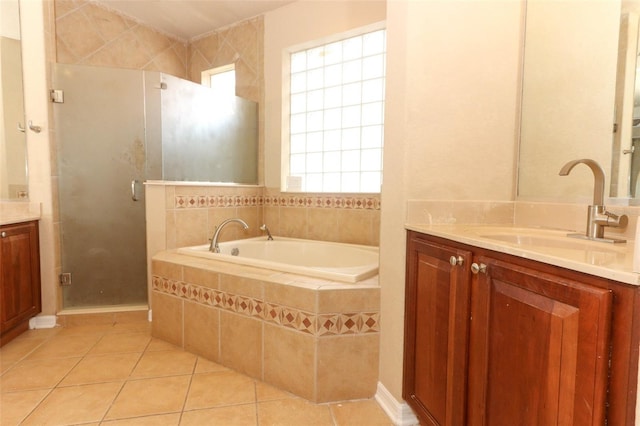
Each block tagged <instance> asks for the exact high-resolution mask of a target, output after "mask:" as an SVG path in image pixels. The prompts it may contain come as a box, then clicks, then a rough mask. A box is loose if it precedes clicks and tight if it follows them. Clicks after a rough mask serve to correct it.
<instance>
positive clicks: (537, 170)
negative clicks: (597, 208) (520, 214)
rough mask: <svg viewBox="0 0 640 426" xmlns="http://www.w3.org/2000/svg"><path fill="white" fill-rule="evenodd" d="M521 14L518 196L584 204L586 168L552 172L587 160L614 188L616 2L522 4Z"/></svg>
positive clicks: (531, 0) (530, 0)
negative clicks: (598, 167) (563, 173)
mask: <svg viewBox="0 0 640 426" xmlns="http://www.w3.org/2000/svg"><path fill="white" fill-rule="evenodd" d="M526 10H527V11H526V30H525V42H524V60H523V92H522V112H521V114H522V116H521V129H520V160H519V171H518V199H524V200H536V201H555V202H580V203H582V202H586V203H590V202H591V201H592V197H593V174H592V173H591V171H590V170H589V168H587V167H576V168H575V169H574V170H573V171H572V172H571V174H570V175H569V176H559V175H558V172H559V170H560V169H561V168H562V166H563V165H564V164H565V163H566V162H568V161H570V160H574V159H579V158H591V159H594V160H596V161H597V162H598V163H599V164H600V165H601V166H602V168H603V169H604V171H605V174H606V176H607V182H606V184H607V187H613V186H615V185H616V184H617V182H615V181H614V182H613V183H614V185H612V180H611V178H612V152H613V149H612V147H613V140H614V137H613V136H614V133H613V123H614V102H615V92H616V69H617V62H618V53H617V52H618V38H619V37H618V34H619V29H620V16H621V2H620V1H619V0H608V1H589V0H556V1H549V0H527V6H526ZM627 161H628V160H627ZM616 179H617V176H616ZM607 195H609V194H607Z"/></svg>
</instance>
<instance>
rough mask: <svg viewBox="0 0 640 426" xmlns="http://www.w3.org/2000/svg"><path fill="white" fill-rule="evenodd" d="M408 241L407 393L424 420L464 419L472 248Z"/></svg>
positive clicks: (453, 421) (450, 421) (436, 422)
mask: <svg viewBox="0 0 640 426" xmlns="http://www.w3.org/2000/svg"><path fill="white" fill-rule="evenodd" d="M410 235H411V234H410ZM408 244H409V250H408V251H407V253H408V259H407V287H406V321H405V360H404V362H405V364H404V365H405V367H404V368H405V371H404V379H403V397H404V399H405V400H406V401H407V402H408V404H409V405H410V406H411V407H412V408H413V409H414V411H415V412H416V414H417V415H418V417H419V418H420V421H421V422H422V423H424V424H429V425H462V424H464V421H465V398H466V394H465V387H466V380H465V377H466V370H467V368H466V366H467V358H466V356H467V355H466V351H467V338H468V324H469V280H470V272H469V264H470V260H471V253H470V252H468V251H462V250H456V249H452V248H448V247H446V246H442V245H438V244H434V243H427V242H424V241H421V240H418V239H411V238H410V239H409V242H408ZM452 258H453V261H452V260H451V259H452ZM452 263H453V265H452Z"/></svg>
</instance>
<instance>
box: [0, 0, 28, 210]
mask: <svg viewBox="0 0 640 426" xmlns="http://www.w3.org/2000/svg"><path fill="white" fill-rule="evenodd" d="M0 19H1V20H2V22H1V23H0V83H1V84H0V117H1V118H2V123H3V125H2V127H0V199H2V200H15V199H26V198H27V196H28V183H27V161H26V159H27V157H26V156H27V146H26V137H25V133H24V127H25V124H26V123H25V122H24V96H23V90H22V53H21V43H20V12H19V4H18V0H2V1H0ZM19 128H21V129H22V130H20V129H19Z"/></svg>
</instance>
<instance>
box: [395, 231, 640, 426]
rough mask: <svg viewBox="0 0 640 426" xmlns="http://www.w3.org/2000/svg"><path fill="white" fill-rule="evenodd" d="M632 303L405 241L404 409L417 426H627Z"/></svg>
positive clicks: (601, 285)
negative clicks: (406, 406) (410, 410)
mask: <svg viewBox="0 0 640 426" xmlns="http://www.w3.org/2000/svg"><path fill="white" fill-rule="evenodd" d="M472 265H474V267H475V269H476V272H477V273H472ZM639 294H640V293H639V291H638V287H635V286H629V285H624V284H620V283H617V282H613V281H609V280H606V279H601V278H598V277H594V276H591V275H586V274H582V273H578V272H575V271H569V270H565V269H563V268H558V267H553V266H550V265H545V264H541V263H539V262H535V261H531V260H527V259H522V258H519V257H515V256H510V255H506V254H502V253H497V252H493V251H490V250H484V249H480V248H476V247H470V246H466V245H464V244H460V243H455V242H452V241H448V240H445V239H441V238H437V237H431V236H426V235H423V234H419V233H416V232H413V231H409V233H408V240H407V285H406V316H405V352H404V362H405V363H404V378H403V398H404V399H405V400H406V401H407V403H408V404H409V405H410V406H411V407H412V408H413V410H414V411H415V413H416V414H417V415H418V417H419V419H420V421H421V423H423V424H427V425H485V426H493V425H516V424H517V425H580V426H582V425H603V424H610V425H629V426H631V425H633V424H634V416H635V402H636V400H635V395H636V389H637V373H638V343H639V341H640V339H639V334H640V333H639V329H640V325H639V324H638V323H639V319H638V318H636V317H637V314H638V312H639V311H638V306H639V305H640V303H639V301H640V297H639Z"/></svg>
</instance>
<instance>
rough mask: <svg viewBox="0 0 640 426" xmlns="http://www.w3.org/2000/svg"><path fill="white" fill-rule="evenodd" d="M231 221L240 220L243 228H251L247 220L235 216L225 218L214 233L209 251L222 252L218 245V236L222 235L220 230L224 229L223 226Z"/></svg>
mask: <svg viewBox="0 0 640 426" xmlns="http://www.w3.org/2000/svg"><path fill="white" fill-rule="evenodd" d="M231 222H238V223H239V224H241V225H242V228H243V229H249V225H247V222H245V221H244V220H242V219H238V218H233V219H227V220H225V221H224V222H222V223H221V224H220V225H218V226H216V232H214V233H213V238H211V244H210V245H209V251H211V252H213V253H220V247H218V236H219V235H220V231H222V228H224V227H225V226H226V225H227V224H229V223H231Z"/></svg>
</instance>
